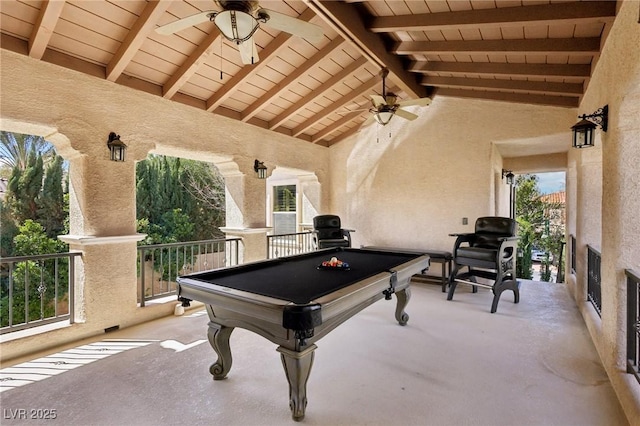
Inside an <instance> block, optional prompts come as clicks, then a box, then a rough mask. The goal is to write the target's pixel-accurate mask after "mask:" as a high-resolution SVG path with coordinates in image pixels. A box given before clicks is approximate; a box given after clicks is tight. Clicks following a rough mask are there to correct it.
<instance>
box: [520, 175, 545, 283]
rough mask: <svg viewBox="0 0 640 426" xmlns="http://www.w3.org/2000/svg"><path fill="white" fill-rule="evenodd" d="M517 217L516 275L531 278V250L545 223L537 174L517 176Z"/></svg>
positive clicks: (538, 238)
mask: <svg viewBox="0 0 640 426" xmlns="http://www.w3.org/2000/svg"><path fill="white" fill-rule="evenodd" d="M516 219H517V221H518V250H519V257H518V262H517V264H516V275H517V276H518V278H524V279H531V278H532V277H533V270H532V262H531V250H532V249H533V247H534V246H535V245H536V243H537V242H538V241H539V240H540V236H541V235H542V226H543V224H544V204H543V202H542V201H541V200H540V191H539V190H538V178H537V176H536V175H530V174H525V175H519V176H518V177H517V178H516Z"/></svg>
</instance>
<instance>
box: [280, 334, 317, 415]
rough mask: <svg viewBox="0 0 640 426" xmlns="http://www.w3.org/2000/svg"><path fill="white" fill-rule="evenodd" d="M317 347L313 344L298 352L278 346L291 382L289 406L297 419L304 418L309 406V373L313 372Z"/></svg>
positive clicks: (288, 379)
mask: <svg viewBox="0 0 640 426" xmlns="http://www.w3.org/2000/svg"><path fill="white" fill-rule="evenodd" d="M316 348H317V346H316V345H311V346H309V347H308V348H306V349H304V350H303V351H299V352H298V351H292V350H291V349H287V348H284V347H282V346H278V352H280V358H281V359H282V365H283V366H284V372H285V374H286V375H287V381H288V382H289V408H291V416H292V417H293V420H295V421H300V420H302V419H304V412H305V409H306V408H307V380H309V373H311V366H312V365H313V357H314V351H315V350H316Z"/></svg>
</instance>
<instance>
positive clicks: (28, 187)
mask: <svg viewBox="0 0 640 426" xmlns="http://www.w3.org/2000/svg"><path fill="white" fill-rule="evenodd" d="M43 176H44V168H43V162H42V156H40V155H39V154H38V153H37V151H36V150H35V149H32V150H31V151H30V153H29V155H28V157H27V162H26V166H25V168H20V167H14V168H13V172H12V173H11V177H10V178H9V182H8V185H7V194H6V200H7V205H8V207H9V208H10V209H11V213H12V215H13V218H14V220H15V221H16V222H17V223H23V222H24V221H25V220H27V219H32V220H36V219H37V213H38V205H37V203H36V199H37V198H38V196H39V195H40V191H41V190H42V178H43Z"/></svg>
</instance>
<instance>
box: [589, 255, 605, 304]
mask: <svg viewBox="0 0 640 426" xmlns="http://www.w3.org/2000/svg"><path fill="white" fill-rule="evenodd" d="M600 261H601V259H600V252H599V251H597V250H596V249H594V248H593V247H591V246H590V245H587V298H588V299H589V301H590V302H591V304H592V305H593V307H594V308H595V309H596V312H598V315H600V316H602V276H601V275H600Z"/></svg>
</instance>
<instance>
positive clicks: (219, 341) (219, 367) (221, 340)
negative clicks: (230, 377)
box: [207, 322, 233, 380]
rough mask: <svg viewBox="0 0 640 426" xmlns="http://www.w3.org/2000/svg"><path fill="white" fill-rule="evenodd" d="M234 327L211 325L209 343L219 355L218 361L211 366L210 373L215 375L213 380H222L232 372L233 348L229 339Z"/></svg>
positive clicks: (211, 323)
mask: <svg viewBox="0 0 640 426" xmlns="http://www.w3.org/2000/svg"><path fill="white" fill-rule="evenodd" d="M232 331H233V327H225V326H224V325H220V324H215V323H213V322H210V323H209V332H208V333H207V335H208V337H209V343H211V347H212V348H213V350H214V351H216V353H217V354H218V360H217V361H216V362H214V363H213V364H211V367H209V372H210V373H211V374H212V375H213V380H222V379H225V378H226V377H227V373H229V370H231V363H232V359H231V346H230V345H229V337H231V332H232Z"/></svg>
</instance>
